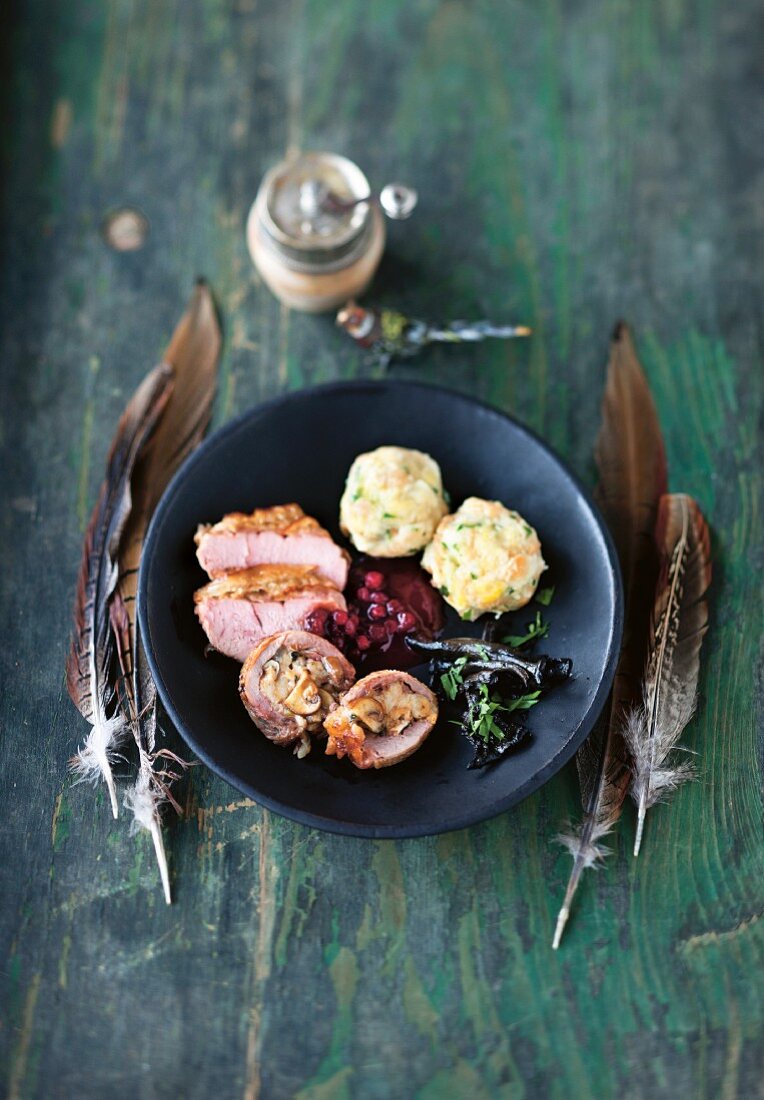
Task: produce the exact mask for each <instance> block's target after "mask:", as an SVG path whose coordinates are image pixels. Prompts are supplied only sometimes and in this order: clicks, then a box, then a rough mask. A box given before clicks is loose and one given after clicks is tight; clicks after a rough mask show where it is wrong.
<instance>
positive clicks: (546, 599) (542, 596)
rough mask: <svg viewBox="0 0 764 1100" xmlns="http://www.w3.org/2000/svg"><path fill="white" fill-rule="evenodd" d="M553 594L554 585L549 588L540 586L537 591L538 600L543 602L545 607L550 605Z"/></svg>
mask: <svg viewBox="0 0 764 1100" xmlns="http://www.w3.org/2000/svg"><path fill="white" fill-rule="evenodd" d="M552 596H554V585H551V586H550V587H549V588H539V590H538V592H537V593H536V602H537V603H540V604H543V606H544V607H549V605H550V603H551V602H552Z"/></svg>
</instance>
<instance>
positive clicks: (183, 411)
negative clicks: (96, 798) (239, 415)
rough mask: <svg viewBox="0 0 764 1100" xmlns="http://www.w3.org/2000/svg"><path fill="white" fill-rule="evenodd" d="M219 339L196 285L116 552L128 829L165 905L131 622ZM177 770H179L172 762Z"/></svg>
mask: <svg viewBox="0 0 764 1100" xmlns="http://www.w3.org/2000/svg"><path fill="white" fill-rule="evenodd" d="M220 346H221V335H220V327H219V325H218V320H217V316H216V313H215V306H214V303H213V300H212V295H211V294H210V291H209V288H208V286H207V284H206V283H204V282H201V281H200V282H199V283H198V284H197V286H196V289H195V291H194V294H193V297H192V299H191V301H190V303H189V306H188V309H187V311H186V313H185V314H184V315H183V317H182V318H181V320H180V322H179V324H178V326H177V328H176V329H175V332H174V334H173V337H172V339H171V341H170V344H169V346H168V348H167V350H166V352H165V355H164V363H165V364H166V365H167V366H168V367H169V368H170V369H171V370H172V374H173V378H174V383H175V384H174V388H173V393H172V399H171V400H170V402H169V404H168V406H167V409H166V411H165V413H164V415H163V417H162V420H161V422H160V423H159V426H158V428H157V430H156V432H155V433H154V436H153V437H152V439H151V442H150V444H149V445H148V447H147V448H146V449H145V451H144V452H143V453H142V455H141V457H140V460H139V462H138V463H137V465H136V467H135V470H134V473H133V478H132V492H133V509H132V512H131V514H130V519H129V521H128V524H127V526H126V528H125V532H124V535H123V538H122V541H121V544H120V549H119V582H118V590H117V597H116V599H115V601H114V602H115V613H114V614H115V629H116V630H117V631H118V632H119V636H120V637H121V640H122V644H121V661H122V667H123V672H124V683H125V689H126V690H125V698H124V702H125V704H126V705H125V710H126V714H127V716H128V721H129V724H130V728H131V730H132V732H133V737H134V740H135V743H136V745H137V748H138V762H139V764H138V776H137V778H136V782H135V784H134V786H133V787H132V788H131V789H130V791H129V792H128V794H127V803H128V806H129V808H130V810H131V811H132V814H133V820H134V824H135V825H136V826H141V827H143V828H146V829H148V830H149V831H150V833H151V836H152V839H153V841H154V848H155V851H156V856H157V862H158V864H159V870H160V874H161V878H162V886H163V888H164V894H165V899H166V901H167V903H168V904H169V903H170V901H171V895H170V882H169V876H168V872H167V860H166V857H165V852H164V844H163V841H162V831H161V822H160V816H159V808H160V806H161V804H162V802H164V801H166V800H169V801H170V802H172V803H173V805H176V803H175V802H174V800H173V798H172V795H171V794H170V792H169V783H170V781H171V779H172V778H173V776H171V774H170V773H169V772H162V773H161V774H160V773H159V772H157V771H156V770H155V768H154V762H155V759H156V720H157V715H156V687H155V685H154V681H153V679H152V677H151V673H150V671H149V668H148V664H147V662H146V658H145V654H144V652H143V647H142V645H141V640H140V636H139V631H138V623H137V619H136V602H135V601H136V593H137V587H138V569H139V566H140V560H141V552H142V550H143V540H144V537H145V535H146V529H147V527H148V524H149V520H150V519H151V516H152V513H153V511H154V509H155V507H156V505H157V503H158V502H159V498H160V497H161V495H162V493H163V492H164V490H165V488H166V487H167V485H168V483H169V481H170V479H171V478H172V476H173V474H174V473H175V471H176V470H177V468H178V467H179V466H180V464H181V462H182V461H183V460H184V459H185V458H186V457H187V456H188V455H189V454H190V452H191V451H192V450H193V449H194V448H195V447H196V446H197V444H198V443H199V442H200V441H201V439H202V437H203V436H204V433H205V431H206V429H207V425H208V423H209V420H210V416H211V413H212V401H213V398H214V394H215V383H216V376H217V361H218V357H219V355H220ZM173 759H175V760H176V762H177V763H182V762H181V761H179V760H177V758H173Z"/></svg>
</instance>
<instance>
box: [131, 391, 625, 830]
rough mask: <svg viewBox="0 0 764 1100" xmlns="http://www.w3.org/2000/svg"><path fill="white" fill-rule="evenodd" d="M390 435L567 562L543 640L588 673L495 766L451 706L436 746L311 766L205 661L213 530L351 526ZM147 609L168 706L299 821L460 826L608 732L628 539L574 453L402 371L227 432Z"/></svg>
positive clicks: (190, 482) (259, 796) (164, 525)
mask: <svg viewBox="0 0 764 1100" xmlns="http://www.w3.org/2000/svg"><path fill="white" fill-rule="evenodd" d="M385 443H387V444H395V445H398V446H404V447H416V448H418V449H419V450H423V451H426V452H428V453H429V454H431V455H432V456H433V457H434V458H435V459H436V460H437V461H438V462H439V464H440V467H441V470H442V472H443V481H444V484H445V485H446V487H447V488H448V490H449V492H450V493H451V496H452V498H453V503H454V507H455V506H456V505H458V504H459V502H460V501H461V500H462V499H463V498H464V497H467V496H479V497H486V498H489V499H496V500H501V501H503V502H504V503H505V504H507V505H508V506H510V507H512V508H515V509H517V510H518V511H519V512H521V513H522V514H523V515H524V516H526V517H527V519H528V520H529V522H530V523H532V524H533V525H534V526H535V527H536V529H537V530H538V533H539V536H540V538H541V542H542V545H543V550H544V557H545V559H546V561H547V563H548V565H549V567H550V569H549V573H548V574H547V576H548V578H549V580H548V581H547V582H546V583H554V585H555V590H556V591H555V595H554V599H553V602H552V604H551V606H550V607H549V608H548V609H545V610H544V615H545V617H546V618H547V619H548V620H549V622H550V624H551V629H550V633H549V637H548V638H547V639H545V640H544V641H543V642H542V643H541V645H540V646H538V647H537V649H538V650H540V651H543V652H545V653H550V654H553V655H555V656H569V657H572V659H573V669H574V679H573V680H572V681H571V682H569V683H566V684H564V685H562V686H560V687H558V688H555V689H554V691H553V692H552V693H551V694H550V695H548V696H547V697H546V698H544V699H543V700H542V701H541V702H540V703H539V704H538V705H537V706H536V707H535V708H534V709H533V710H532V711H530V712H529V715H528V725H529V726H530V727H531V729H532V730H533V738H532V740H531V741H530V742H529V743H527V744H526V745H525V746H523V747H521V748H520V749H519V750H518V751H516V752H515V753H514V754H513V755H511V756H510V757H507V758H506V759H504V760H503V761H502V762H501V763H499V764H497V765H495V766H494V767H491V768H486V769H483V770H482V771H468V770H467V764H468V762H469V760H470V758H471V754H472V750H471V746H470V745H469V744H468V742H467V741H466V739H464V738H463V737H462V736H461V735H460V734H459V733H458V731H457V729H456V727H454V726H453V725H450V724H449V723H448V721H447V720H445V719H444V718H441V721H440V722H439V725H438V726H437V727H436V729H435V730H434V731H433V732H432V733H431V735H430V737H429V739H428V740H427V741H426V742H425V744H424V746H423V747H422V749H420V750H419V752H417V753H415V754H414V755H413V756H412V757H410V758H409V759H408V760H406V761H404V762H403V763H402V764H399V765H397V766H395V767H392V768H385V769H382V770H380V771H359V770H357V769H356V768H354V767H353V766H352V765H351V764H350V763H349V762H348V761H347V760H342V761H338V760H336V759H334V758H329V757H326V756H324V755H322V754H321V753H320V752H315V751H314V752H313V753H311V754H310V755H309V756H308V757H307V758H306V759H304V760H298V759H297V758H296V757H295V756H293V755H292V754H291V753H289V752H288V751H285V750H284V749H279V748H276V747H275V746H274V745H272V744H271V743H270V742H269V741H267V740H266V739H265V737H263V736H262V734H260V733H259V732H258V731H257V729H256V728H255V727H254V726H253V725H252V723H251V721H250V720H249V718H248V716H247V714H246V712H245V710H244V708H243V706H242V705H241V702H240V701H239V697H238V692H237V678H238V665H236V664H235V663H234V662H233V661H229V660H227V659H226V658H223V657H220V656H219V655H215V656H214V657H213V658H205V656H204V647H205V638H204V635H203V634H202V631H201V628H200V627H199V625H198V623H197V621H196V619H195V617H194V612H193V594H194V590H195V589H196V588H198V587H199V586H200V585H201V584H203V583H204V581H205V579H206V578H205V577H204V575H203V573H202V571H201V569H200V568H199V566H198V565H197V563H196V558H195V556H194V543H193V535H194V531H195V529H196V526H197V524H198V523H200V522H206V521H211V520H216V519H218V518H219V517H221V516H222V515H223V514H224V513H226V512H231V511H236V510H241V511H247V510H251V509H253V508H255V507H259V506H266V505H270V504H280V503H284V502H285V501H291V500H296V501H299V503H300V504H301V505H302V507H303V508H304V509H305V511H306V512H307V513H309V514H310V515H314V516H316V517H317V518H318V519H319V520H320V522H321V523H322V524H324V525H325V526H326V527H327V528H328V529H329V530H330V531H331V532H332V534H333V535H334V536H335V537H336V538H339V537H340V536H339V532H338V531H337V512H338V506H339V499H340V495H341V493H342V488H343V485H344V481H345V475H346V474H347V471H348V468H349V467H350V464H351V462H352V460H353V459H354V458H355V456H356V455H357V454H359V453H360V452H361V451H368V450H371V449H372V448H374V447H378V446H380V445H381V444H385ZM543 583H545V582H544V581H542V584H543ZM535 606H538V605H535ZM138 610H139V616H140V625H141V630H142V632H143V639H144V642H145V644H146V648H147V652H148V657H149V663H150V665H151V669H152V672H153V674H154V677H155V679H156V683H157V687H158V689H159V694H160V696H161V699H162V702H163V703H164V706H165V708H166V709H167V712H168V714H169V715H170V717H171V719H172V721H173V722H174V723H175V725H176V727H177V728H178V730H179V731H180V733H181V734H182V736H183V737H184V738H185V740H186V741H187V742H188V744H189V745H190V746H191V748H192V749H193V750H194V751H195V752H196V753H197V754H198V756H200V757H201V758H202V760H204V762H205V763H206V764H208V765H209V766H210V767H211V768H212V769H213V771H215V772H217V773H218V774H219V775H222V776H223V777H224V778H225V779H227V780H228V781H229V782H230V783H232V784H233V785H234V786H235V787H238V788H239V790H241V791H243V792H244V793H245V794H247V795H249V796H251V797H252V798H254V799H256V800H257V801H258V802H260V803H262V805H264V806H267V807H269V808H270V809H272V810H275V811H277V812H278V813H281V814H284V815H286V816H287V817H290V818H293V819H294V820H296V821H301V822H303V823H304V824H306V825H314V826H316V827H318V828H321V829H328V830H330V831H332V832H338V833H349V834H351V835H355V836H371V837H406V836H419V835H424V834H429V833H438V832H444V831H446V830H448V829H458V828H461V827H462V826H465V825H471V824H473V823H474V822H477V821H481V820H483V819H484V818H487V817H490V816H492V815H493V814H497V813H500V812H501V811H502V810H506V809H508V807H510V806H512V805H513V804H514V803H516V802H518V801H519V800H520V799H521V798H524V797H525V796H526V795H529V794H530V793H531V792H532V791H535V790H536V789H537V788H538V787H539V786H541V784H542V783H544V782H545V781H546V780H547V779H549V777H550V776H552V775H554V773H555V772H557V771H558V770H559V769H560V768H561V767H562V766H563V764H564V763H565V762H566V761H567V760H568V759H569V758H570V757H571V756H572V754H573V753H574V752H575V750H576V749H577V748H578V746H579V745H580V744H581V742H582V741H583V739H584V738H585V737H586V735H587V734H588V733H589V731H590V730H591V728H592V726H593V724H594V721H595V719H596V717H597V715H598V714H599V712H600V710H601V709H602V706H603V704H604V702H605V699H606V696H607V693H608V691H609V689H610V684H611V681H612V678H613V673H614V669H615V661H616V657H617V654H618V649H619V646H620V641H621V630H622V596H621V583H620V576H619V572H618V566H617V563H616V559H615V554H614V551H613V546H612V543H611V541H610V538H609V537H608V535H607V533H606V531H605V529H604V526H603V523H602V520H601V518H600V516H599V514H598V513H597V511H596V509H595V508H594V505H593V504H592V502H591V500H590V499H589V497H588V496H587V494H586V493H585V492H584V490H583V489H582V488H581V486H580V485H579V484H578V483H577V481H576V480H575V478H574V477H573V476H572V475H571V474H570V473H569V472H568V470H566V468H565V467H564V466H563V465H562V463H561V462H560V460H559V459H558V458H557V457H556V456H555V455H554V454H553V453H552V452H551V451H550V450H549V449H548V447H546V446H545V444H543V443H542V442H541V440H539V439H538V438H537V437H536V436H535V435H533V434H532V433H531V432H529V431H528V430H527V429H526V428H523V427H522V426H521V425H520V424H517V423H516V422H515V421H513V420H511V419H509V418H508V417H506V416H504V415H502V414H501V413H499V412H497V411H495V410H494V409H491V408H489V407H487V406H485V405H482V404H479V403H477V402H475V401H472V400H469V399H467V398H465V397H462V396H459V395H457V394H454V393H450V392H447V391H445V390H441V389H435V388H432V387H429V386H421V385H416V384H410V383H401V382H353V383H340V384H337V385H328V386H321V387H318V388H315V389H311V390H303V391H301V392H299V393H293V394H289V395H287V396H285V397H281V398H278V399H277V400H275V401H271V402H268V403H267V404H265V405H261V406H260V407H258V408H255V409H252V410H251V411H250V412H248V413H245V414H244V415H243V416H242V417H240V418H239V419H238V420H236V421H234V422H233V423H231V424H227V425H226V426H225V427H224V428H222V429H221V430H220V431H218V432H217V433H216V434H215V435H213V436H211V437H210V439H209V440H207V442H206V443H205V444H204V445H203V446H202V447H200V448H199V450H198V451H197V452H196V453H195V454H194V455H193V456H192V457H191V458H190V459H189V460H188V461H187V462H186V463H185V465H184V466H183V467H182V468H181V470H180V471H179V472H178V474H177V475H176V477H175V479H174V480H173V482H172V483H171V485H170V486H169V488H168V489H167V492H166V493H165V495H164V497H163V498H162V501H161V503H160V505H159V507H158V509H157V512H156V514H155V516H154V519H153V522H152V524H151V528H150V530H149V533H148V538H147V540H146V545H145V548H144V554H143V564H142V567H141V576H140V591H139V607H138ZM534 610H535V609H534V605H533V604H531V605H530V606H529V607H528V608H527V609H525V610H523V611H520V612H517V613H516V615H515V622H516V623H517V626H518V627H519V628H520V630H519V631H517V632H519V633H521V632H522V628H524V625H525V623H526V622H527V621H528V620H529V619H531V618H533V614H534ZM477 629H479V627H478V626H473V627H472V631H473V633H474V632H475V631H476V630H477ZM448 632H449V633H452V634H453V633H463V632H464V630H463V625H462V624H460V623H459V622H458V620H457V621H456V622H455V623H451V624H450V629H449V630H448ZM414 671H415V672H416V671H417V670H414Z"/></svg>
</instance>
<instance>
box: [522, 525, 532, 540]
mask: <svg viewBox="0 0 764 1100" xmlns="http://www.w3.org/2000/svg"><path fill="white" fill-rule="evenodd" d="M523 531H525V533H526V535H527V536H528V538H530V537H531V535H532V534H533V528H532V527H530V526H529V525H528V524H527V523H524V524H523Z"/></svg>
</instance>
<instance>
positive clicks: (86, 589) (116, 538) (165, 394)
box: [66, 367, 172, 817]
mask: <svg viewBox="0 0 764 1100" xmlns="http://www.w3.org/2000/svg"><path fill="white" fill-rule="evenodd" d="M171 387H172V374H171V371H170V370H169V368H168V367H157V368H156V370H154V371H152V373H151V374H150V375H149V376H148V377H147V378H145V379H144V381H143V383H142V384H141V385H140V386H139V388H138V390H137V391H136V392H135V394H134V395H133V397H132V398H131V400H130V402H129V404H128V405H127V408H126V409H125V411H124V412H123V414H122V417H121V418H120V421H119V424H118V426H117V431H116V434H115V436H114V439H113V442H112V445H111V450H110V451H109V457H108V460H107V471H106V478H105V480H104V482H103V484H102V486H101V489H100V492H99V495H98V501H97V502H96V505H95V508H94V509H93V514H92V516H91V518H90V523H89V525H88V529H87V532H86V534H85V541H84V546H83V552H82V562H81V565H80V573H79V578H78V583H77V595H76V599H75V605H74V636H73V638H72V644H71V648H70V650H69V654H68V657H67V662H66V683H67V688H68V690H69V695H70V696H71V698H72V701H73V702H74V704H75V706H76V707H77V709H78V710H79V711H80V713H81V714H82V715H83V717H84V718H86V719H87V721H88V722H89V723H90V725H91V727H92V729H91V731H90V734H89V735H88V738H87V741H86V743H85V745H84V746H83V748H82V749H81V750H80V752H79V753H78V754H77V756H76V757H75V758H74V760H73V761H72V767H73V770H74V771H75V772H77V773H78V774H79V775H80V777H81V778H83V779H97V778H98V777H99V776H102V777H103V779H104V780H105V781H106V784H107V787H108V790H109V797H110V800H111V807H112V813H113V814H114V817H117V814H118V808H117V798H116V791H115V788H114V779H113V776H112V772H111V761H112V757H113V754H114V751H115V749H116V747H117V744H118V742H119V739H120V737H121V735H122V733H123V731H124V730H123V723H122V722H121V720H120V717H119V714H118V707H117V702H118V701H117V697H116V693H115V687H114V675H113V673H114V667H113V666H114V656H115V649H114V637H113V634H112V631H111V625H110V620H109V602H110V599H111V596H112V593H113V592H114V588H115V585H116V583H117V574H118V567H117V560H116V555H117V549H118V546H119V542H120V538H121V536H122V533H123V530H124V527H125V524H126V522H127V519H128V517H129V514H130V507H131V497H130V475H131V473H132V471H133V468H134V466H135V462H136V460H137V457H138V455H139V453H140V451H141V448H142V447H143V445H144V444H145V442H146V440H147V439H148V438H149V436H150V434H151V432H152V431H153V429H154V427H155V425H156V423H157V420H158V418H159V416H160V415H161V413H162V410H163V409H164V406H165V404H166V402H167V400H168V398H169V395H170V390H171Z"/></svg>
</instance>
